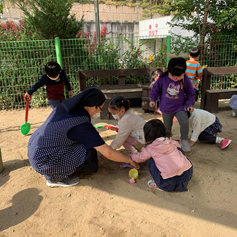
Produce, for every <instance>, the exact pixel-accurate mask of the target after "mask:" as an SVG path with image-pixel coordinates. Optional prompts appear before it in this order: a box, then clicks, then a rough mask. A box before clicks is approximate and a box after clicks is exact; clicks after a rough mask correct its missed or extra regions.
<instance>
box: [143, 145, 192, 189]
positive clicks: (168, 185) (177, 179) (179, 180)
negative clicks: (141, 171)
mask: <svg viewBox="0 0 237 237" xmlns="http://www.w3.org/2000/svg"><path fill="white" fill-rule="evenodd" d="M177 149H178V150H179V151H181V152H182V153H183V155H184V152H183V150H182V149H181V148H179V147H178V148H177ZM147 167H148V170H149V172H150V174H151V176H152V178H153V180H154V181H155V183H156V185H157V186H158V188H160V189H162V190H164V191H168V192H172V191H176V192H183V191H188V189H187V186H188V182H189V180H190V179H191V178H192V176H193V166H192V167H191V168H190V169H188V170H186V171H184V172H183V174H181V175H179V176H174V177H172V178H168V179H163V178H162V176H161V172H160V170H159V169H158V168H157V167H156V163H155V161H154V160H153V158H152V157H151V158H150V159H149V160H148V161H147Z"/></svg>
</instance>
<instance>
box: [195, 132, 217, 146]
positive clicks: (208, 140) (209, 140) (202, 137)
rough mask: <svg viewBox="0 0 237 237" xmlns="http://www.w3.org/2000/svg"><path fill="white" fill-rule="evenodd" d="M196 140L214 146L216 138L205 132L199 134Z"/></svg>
mask: <svg viewBox="0 0 237 237" xmlns="http://www.w3.org/2000/svg"><path fill="white" fill-rule="evenodd" d="M198 140H199V141H200V142H206V143H210V144H215V143H216V136H214V135H212V134H208V133H206V132H205V131H203V132H201V133H200V135H199V137H198Z"/></svg>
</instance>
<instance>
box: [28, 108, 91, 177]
mask: <svg viewBox="0 0 237 237" xmlns="http://www.w3.org/2000/svg"><path fill="white" fill-rule="evenodd" d="M55 112H56V110H53V112H52V113H51V114H50V116H49V117H48V118H47V120H46V121H45V123H44V124H43V125H42V126H41V127H39V128H38V129H37V130H36V131H35V132H34V133H33V134H32V136H31V138H30V140H29V143H28V157H29V161H30V164H31V166H32V167H33V168H34V169H35V170H36V171H37V172H38V173H40V174H42V175H44V176H45V178H46V179H47V180H49V179H63V178H67V177H68V176H69V175H71V174H72V173H74V171H75V169H76V168H77V167H79V166H80V165H81V164H82V163H83V162H84V161H85V159H86V152H87V151H86V148H85V146H84V145H83V144H80V143H78V142H76V141H73V140H71V139H69V138H68V137H67V132H68V131H69V130H70V129H71V128H73V127H75V126H78V125H80V124H83V123H88V122H90V121H89V118H88V116H79V117H73V116H71V115H69V114H65V115H64V117H63V119H61V120H59V121H54V122H52V120H53V118H54V115H55Z"/></svg>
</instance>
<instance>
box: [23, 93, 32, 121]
mask: <svg viewBox="0 0 237 237" xmlns="http://www.w3.org/2000/svg"><path fill="white" fill-rule="evenodd" d="M31 98H32V96H30V97H27V95H25V96H24V100H25V101H26V113H25V122H27V119H28V111H29V103H30V100H31Z"/></svg>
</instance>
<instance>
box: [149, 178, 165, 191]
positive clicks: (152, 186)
mask: <svg viewBox="0 0 237 237" xmlns="http://www.w3.org/2000/svg"><path fill="white" fill-rule="evenodd" d="M147 185H148V186H149V187H150V188H155V189H158V190H160V191H163V190H162V189H160V188H158V187H157V185H156V183H155V182H154V180H149V181H148V182H147Z"/></svg>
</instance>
